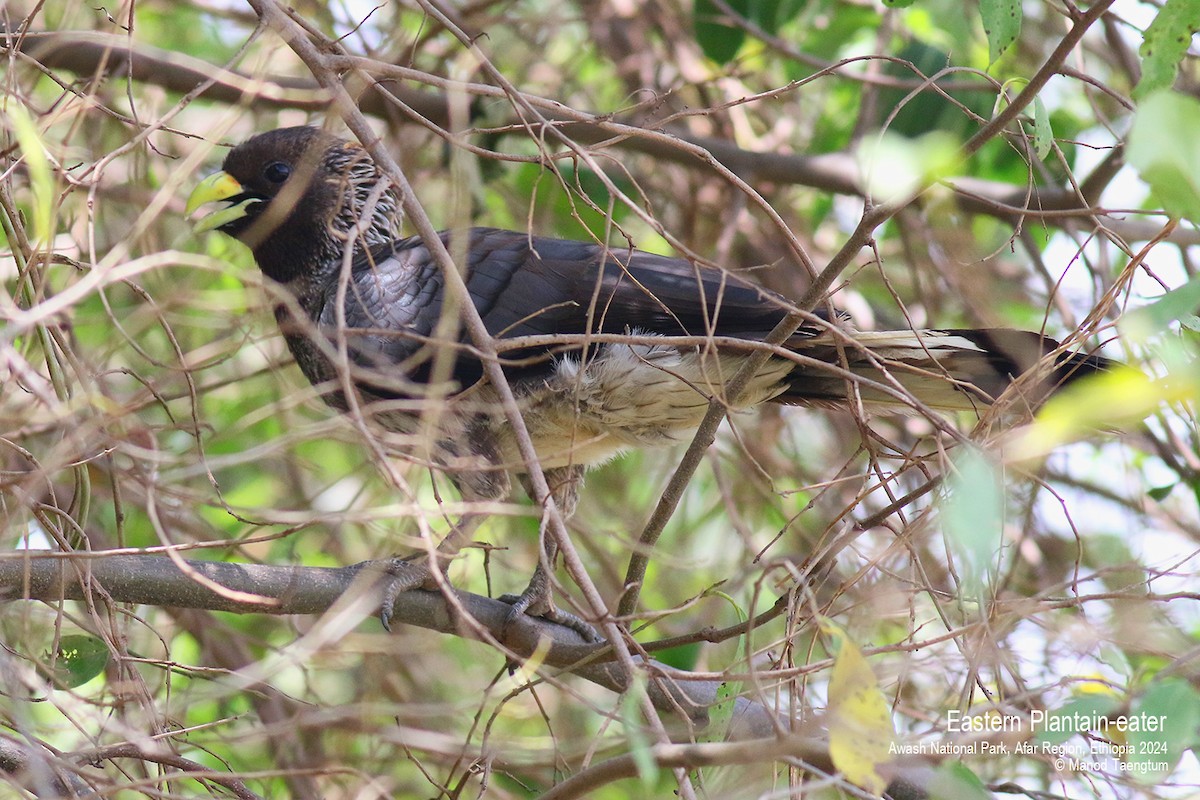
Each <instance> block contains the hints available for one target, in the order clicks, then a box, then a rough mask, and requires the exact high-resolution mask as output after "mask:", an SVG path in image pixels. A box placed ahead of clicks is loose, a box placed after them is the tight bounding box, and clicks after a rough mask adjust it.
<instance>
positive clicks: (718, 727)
mask: <svg viewBox="0 0 1200 800" xmlns="http://www.w3.org/2000/svg"><path fill="white" fill-rule="evenodd" d="M741 693H742V681H722V682H721V685H720V686H718V687H717V697H716V702H715V703H714V704H713V707H712V708H711V709H710V710H709V712H708V727H707V728H705V729H704V732H703V733H701V734H700V741H701V742H723V741H725V738H726V736H728V734H729V723H730V721H732V720H733V712H734V709H736V708H737V698H738V695H739V694H741Z"/></svg>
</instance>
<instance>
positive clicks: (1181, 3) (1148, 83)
mask: <svg viewBox="0 0 1200 800" xmlns="http://www.w3.org/2000/svg"><path fill="white" fill-rule="evenodd" d="M1196 31H1200V3H1197V2H1196V0H1167V2H1166V4H1165V5H1163V7H1162V10H1161V11H1159V12H1158V16H1156V17H1155V18H1154V21H1153V22H1151V23H1150V26H1149V27H1148V28H1146V34H1145V38H1144V40H1143V41H1142V46H1141V48H1140V50H1139V52H1140V53H1141V55H1142V78H1141V80H1139V81H1138V85H1137V86H1136V87H1135V88H1134V90H1133V96H1134V98H1135V99H1138V100H1141V99H1142V98H1144V97H1147V96H1148V95H1150V94H1151V93H1152V92H1155V91H1158V90H1159V89H1169V88H1171V85H1172V84H1174V83H1175V73H1176V71H1177V70H1178V69H1179V64H1180V62H1181V61H1183V57H1184V56H1185V55H1187V51H1188V47H1189V46H1191V43H1192V34H1194V33H1195V32H1196Z"/></svg>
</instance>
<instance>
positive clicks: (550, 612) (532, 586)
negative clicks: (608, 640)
mask: <svg viewBox="0 0 1200 800" xmlns="http://www.w3.org/2000/svg"><path fill="white" fill-rule="evenodd" d="M550 592H551V589H550V584H549V582H545V581H538V579H537V575H535V576H534V579H533V580H532V581H530V583H529V586H527V587H526V588H525V591H523V592H521V593H520V594H506V595H502V596H501V597H500V602H502V603H508V604H509V605H511V606H512V608H510V609H509V610H508V616H507V617H506V618H505V620H504V627H505V629H507V628H508V626H509V625H511V624H513V623H514V622H516V621H517V620H519V619H520V618H521V617H523V616H526V615H528V616H531V617H537V618H539V619H544V620H546V621H548V622H553V623H555V624H556V625H562V626H564V627H567V628H570V629H571V630H573V631H575V632H576V633H578V634H579V635H580V636H581V637H583V640H584V641H585V642H588V643H589V644H599V643H600V642H603V641H604V637H603V636H601V635H600V634H599V633H597V632H596V629H595V628H593V627H592V626H591V625H590V624H588V623H587V622H585V621H584V620H583V619H582V618H580V617H577V616H575V615H574V614H572V613H570V612H568V611H563V610H562V609H560V608H558V607H557V606H555V605H554V600H553V598H551V596H550Z"/></svg>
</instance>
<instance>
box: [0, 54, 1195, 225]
mask: <svg viewBox="0 0 1200 800" xmlns="http://www.w3.org/2000/svg"><path fill="white" fill-rule="evenodd" d="M3 37H4V32H3V31H0V52H5V53H8V52H13V51H15V52H18V53H20V54H22V55H23V56H24V57H26V59H28V60H29V61H32V62H36V63H37V64H39V65H40V66H41V67H43V68H46V69H59V70H63V71H66V72H71V73H74V74H77V75H96V76H97V77H110V78H111V77H125V76H128V77H130V78H132V79H133V80H136V81H139V82H142V83H146V84H150V85H155V86H161V87H163V88H165V89H169V90H171V91H176V92H180V93H188V92H192V91H195V90H196V89H197V87H201V86H203V85H204V84H205V83H208V86H207V87H205V88H204V89H203V90H202V91H201V92H200V93H199V95H198V96H199V97H201V98H203V99H205V100H210V101H213V102H220V103H228V104H231V105H232V104H237V103H249V102H253V103H254V104H255V105H256V106H257V107H266V108H295V109H300V110H305V111H325V110H328V108H329V106H330V104H331V102H332V100H331V97H330V94H329V92H327V91H326V90H325V89H323V88H322V87H321V86H320V85H319V84H318V83H317V82H316V81H313V80H308V79H300V78H292V77H286V76H250V75H246V74H243V73H241V72H238V71H236V70H230V69H224V68H221V67H215V66H213V65H212V64H209V63H208V62H206V61H202V60H200V59H197V58H193V57H191V56H188V55H185V54H182V53H176V52H171V51H166V50H160V49H158V48H154V47H150V46H147V45H143V44H130V41H129V40H128V39H127V38H124V37H119V36H112V35H109V34H102V33H93V32H90V31H39V32H33V33H27V34H24V35H22V36H20V37H15V36H14V35H13V34H9V37H10V38H7V39H6V38H3ZM330 62H331V64H337V65H339V66H341V67H344V68H351V67H353V68H355V69H359V70H363V71H364V72H368V73H370V74H372V75H378V76H382V79H381V80H379V81H378V82H377V83H376V84H375V86H374V88H375V89H376V91H373V92H366V93H364V94H362V95H361V96H360V97H359V98H358V101H357V102H358V105H359V109H360V110H361V111H362V112H363V113H365V114H370V115H372V116H379V117H384V116H386V117H389V118H394V117H395V115H396V114H397V113H399V114H401V117H402V119H403V118H407V119H408V121H410V122H414V123H416V122H421V123H424V124H427V125H428V124H433V125H435V126H438V127H441V128H445V127H446V126H447V125H448V124H449V119H450V98H449V93H450V92H451V91H453V92H466V93H468V94H473V95H476V96H484V97H504V96H505V94H504V91H503V90H502V89H499V88H497V87H495V86H490V85H486V84H473V83H466V82H456V81H446V80H443V79H440V78H438V77H436V76H433V75H428V74H426V73H421V72H419V71H417V70H411V69H405V68H402V67H397V66H394V65H391V64H387V63H385V62H380V61H375V60H372V59H369V58H361V57H356V56H354V57H347V56H336V57H331V58H330ZM402 80H403V81H422V82H425V83H427V84H431V85H435V86H444V87H447V88H446V89H445V90H442V91H431V90H427V89H417V88H413V87H411V86H408V85H405V84H404V83H401V81H402ZM523 96H524V97H526V98H527V99H529V100H531V101H537V100H541V102H540V103H538V105H539V106H540V107H542V111H543V114H544V116H545V117H546V118H547V119H548V120H550V121H551V122H553V123H555V124H556V127H557V128H558V130H559V132H560V133H561V134H562V135H564V136H567V137H569V138H571V139H574V140H576V141H578V142H581V143H585V144H598V143H601V142H603V143H606V144H607V145H609V146H612V147H616V148H620V149H623V150H629V151H632V152H637V153H642V154H644V155H648V156H652V157H653V158H655V159H658V160H661V161H665V162H669V163H673V164H678V165H681V166H685V167H688V168H690V169H701V170H704V169H711V168H712V166H713V165H712V164H710V163H709V162H706V161H703V160H700V159H697V158H695V156H694V155H693V154H692V152H691V151H690V150H691V148H692V147H700V148H703V149H704V150H707V151H708V152H709V153H711V154H712V156H713V161H714V162H715V163H716V164H720V165H722V166H723V167H725V168H726V169H728V170H729V171H730V172H732V173H734V174H736V175H738V176H740V177H742V178H743V179H745V180H748V181H754V180H769V181H771V182H772V183H774V184H777V185H798V186H807V187H810V188H813V189H818V190H821V191H826V192H833V193H837V194H847V195H853V196H858V197H861V196H863V194H864V188H863V184H862V180H861V175H860V170H859V167H858V163H857V160H856V159H855V158H854V156H853V155H852V154H850V153H820V154H816V155H805V154H798V153H760V152H754V151H751V150H745V149H743V148H740V147H738V146H737V145H736V144H734V143H732V142H730V141H727V140H725V139H718V138H715V137H709V136H698V135H694V134H691V133H689V132H688V131H687V130H685V129H684V128H681V127H679V126H666V127H663V128H661V129H659V128H654V127H653V123H652V122H646V123H643V124H646V125H650V126H651V129H652V130H654V131H655V132H656V133H666V134H669V136H668V137H663V136H660V135H656V136H638V135H636V131H637V127H636V123H626V124H619V123H617V122H615V121H614V118H613V117H612V116H611V115H597V114H592V113H588V112H582V111H575V110H573V109H569V108H566V107H565V106H563V105H562V104H561V103H557V102H554V101H549V100H544V99H541V98H534V97H532V96H530V95H528V94H526V95H523ZM397 100H399V101H400V102H399V103H397V102H396V101H397ZM631 130H632V131H633V133H630V131H631ZM670 138H674V139H677V140H678V141H679V144H678V145H676V144H673V143H672V142H671V141H670ZM684 145H686V146H687V147H684ZM1105 163H1106V165H1108V166H1111V165H1112V164H1113V163H1114V161H1113V160H1108V161H1106V162H1105ZM1105 177H1107V171H1105ZM1105 182H1106V181H1104V180H1102V181H1099V183H1101V185H1102V184H1103V183H1105ZM944 183H945V184H946V185H947V186H949V187H950V188H951V190H953V191H954V192H955V195H956V198H957V201H958V204H959V206H960V207H961V208H962V209H963V210H964V211H967V212H970V213H974V214H983V215H986V216H992V217H999V218H1002V219H1006V220H1011V219H1014V218H1017V217H1025V218H1034V219H1038V220H1041V221H1043V222H1044V223H1045V224H1047V225H1051V226H1061V225H1062V224H1063V223H1064V222H1065V221H1067V220H1072V219H1079V218H1087V217H1092V216H1097V217H1100V218H1102V219H1103V222H1104V226H1105V227H1106V228H1107V229H1109V230H1112V231H1113V232H1115V233H1116V234H1118V235H1120V236H1121V237H1122V238H1124V239H1125V240H1126V241H1144V240H1146V239H1147V238H1149V237H1150V236H1152V235H1153V233H1154V232H1155V231H1157V230H1158V229H1159V228H1160V227H1161V226H1158V225H1152V224H1146V223H1143V222H1141V221H1137V220H1124V219H1118V218H1114V217H1111V216H1109V212H1107V211H1106V210H1105V209H1100V208H1094V207H1089V206H1087V205H1086V204H1083V203H1081V202H1080V198H1079V196H1078V194H1077V193H1076V192H1075V191H1074V190H1073V189H1072V188H1071V187H1060V186H1034V187H1028V188H1027V187H1025V186H1015V185H1013V184H1009V183H1001V182H997V181H988V180H981V179H978V178H973V177H971V176H959V177H951V178H946V179H945V181H944ZM1085 184H1088V185H1089V186H1090V185H1091V184H1090V183H1089V182H1088V181H1085ZM1085 196H1089V195H1085ZM1089 199H1091V198H1090V196H1089ZM1170 241H1171V242H1173V243H1175V244H1180V245H1195V244H1200V232H1196V231H1193V230H1190V229H1187V228H1182V227H1181V228H1179V229H1176V230H1175V231H1174V232H1173V233H1172V236H1171V239H1170Z"/></svg>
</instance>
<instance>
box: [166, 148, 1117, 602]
mask: <svg viewBox="0 0 1200 800" xmlns="http://www.w3.org/2000/svg"><path fill="white" fill-rule="evenodd" d="M218 200H219V201H224V202H225V203H226V206H225V207H224V208H221V209H220V210H218V211H215V212H213V213H212V214H210V215H208V216H206V217H205V218H203V219H202V220H201V221H200V223H199V224H198V226H197V227H198V228H199V229H212V228H215V229H217V230H220V231H222V232H224V233H227V234H229V235H231V236H234V237H237V238H238V239H241V240H242V241H243V242H245V243H246V244H248V245H249V246H250V247H251V248H252V249H253V251H254V256H255V259H256V261H257V262H258V264H259V266H260V267H261V268H262V270H263V272H264V273H265V274H266V275H267V276H268V277H269V278H271V279H273V280H274V281H277V282H278V283H280V284H281V285H282V286H283V287H284V289H286V290H287V293H288V294H289V295H290V297H291V298H292V299H293V302H289V303H283V304H281V305H280V306H279V307H278V308H277V310H276V317H277V319H278V320H279V324H280V326H281V328H282V330H283V332H284V335H285V337H286V339H287V342H288V346H289V347H290V348H291V350H292V352H293V353H294V355H295V357H296V361H297V363H298V364H299V366H300V368H301V370H303V372H304V374H305V375H306V376H307V377H308V379H309V380H310V381H312V382H313V383H314V384H315V385H317V386H319V387H320V388H321V389H322V390H323V396H324V397H325V398H326V400H327V401H328V402H329V403H330V404H331V405H333V406H334V407H336V408H339V409H343V410H344V409H346V408H347V407H348V405H349V404H350V403H351V402H352V399H351V398H348V397H347V396H346V393H345V388H346V387H348V386H353V389H354V392H355V394H356V396H355V397H354V398H353V403H354V404H355V405H356V406H360V407H363V408H366V409H368V410H375V411H376V413H374V415H373V417H374V419H375V420H376V421H377V422H378V423H379V424H381V425H382V426H383V427H384V428H386V429H388V430H391V431H395V432H399V433H401V434H406V435H410V436H415V435H417V434H424V433H426V431H425V430H424V428H423V420H424V421H429V419H431V417H429V416H428V415H427V416H425V417H422V414H423V413H425V412H428V411H429V409H430V408H431V407H436V409H437V414H436V417H437V423H436V426H435V427H434V428H433V429H432V430H433V433H431V434H429V436H430V437H431V441H430V443H429V444H430V452H431V454H432V457H433V459H434V460H435V461H436V462H437V463H439V464H441V465H442V466H443V467H444V468H445V469H446V470H447V472H448V473H449V474H450V475H451V477H452V478H453V479H454V481H455V482H456V484H457V485H458V486H459V487H460V489H461V490H462V493H463V495H464V497H465V498H466V499H489V498H499V497H503V496H504V495H505V494H506V493H507V492H508V489H509V476H510V475H511V474H520V473H522V472H523V470H524V466H523V462H522V460H521V459H520V458H519V456H518V453H517V449H516V445H515V442H514V440H513V437H512V434H511V431H510V429H509V427H508V425H507V423H506V422H505V419H504V416H503V414H502V413H501V411H500V409H499V407H498V403H497V402H496V397H495V393H494V391H493V390H492V388H491V387H490V386H489V385H488V384H487V383H486V381H483V380H482V377H483V369H482V366H481V364H480V362H479V360H478V358H477V357H476V356H475V355H474V351H473V349H472V348H471V346H470V343H469V341H467V339H466V338H465V337H464V336H463V335H461V332H460V326H458V325H457V324H456V319H454V315H453V313H451V314H450V317H451V318H450V319H449V320H448V321H447V320H443V319H442V317H443V312H444V311H445V309H444V308H443V301H444V294H443V278H442V275H441V273H440V271H439V270H438V268H437V266H436V264H435V263H434V261H433V258H432V256H431V255H430V253H429V251H428V249H427V248H426V247H425V245H424V244H423V242H422V241H421V240H420V239H417V238H409V239H404V238H401V237H400V236H399V233H398V230H399V211H398V204H397V201H396V198H395V197H394V195H393V194H392V193H391V192H390V191H388V190H387V184H386V181H385V180H384V179H383V177H382V176H381V175H380V174H379V172H378V170H377V169H376V167H375V165H374V164H373V162H372V161H371V160H370V158H369V157H368V156H367V154H366V152H365V151H364V150H363V149H362V148H361V147H359V146H358V145H357V144H353V143H349V142H346V141H343V140H340V139H337V138H335V137H333V136H330V135H329V134H326V133H323V132H321V131H318V130H317V129H314V128H284V129H281V130H276V131H271V132H268V133H264V134H261V135H259V136H256V137H254V138H252V139H250V140H249V141H247V142H245V143H244V144H242V145H240V146H238V147H236V148H234V149H233V150H232V151H231V152H230V153H229V155H228V156H227V157H226V159H225V163H224V171H223V172H221V173H218V174H217V175H214V176H213V177H211V178H209V179H207V180H206V181H204V182H203V183H202V184H201V185H200V186H199V187H197V189H196V191H195V192H194V193H193V196H192V198H191V199H190V200H189V211H192V210H194V209H195V208H196V207H198V206H199V205H202V204H205V203H207V202H211V201H218ZM463 235H465V236H467V237H468V241H467V242H466V244H465V246H463V244H462V243H460V242H455V241H451V240H450V234H445V233H444V234H442V236H443V239H444V240H445V241H446V242H447V244H448V245H449V247H450V251H451V252H452V253H453V252H456V251H462V252H465V253H466V259H465V262H464V263H463V264H462V269H463V274H464V278H465V280H466V283H467V288H468V290H469V292H470V296H471V301H472V302H473V303H474V304H475V306H476V308H478V310H479V313H480V315H481V317H482V319H483V321H484V323H485V325H486V327H487V330H488V331H489V333H491V334H492V336H493V337H497V338H499V339H502V340H503V339H515V338H517V337H523V336H541V337H553V336H557V337H575V338H574V340H573V341H571V342H570V343H564V342H563V341H561V340H560V341H558V342H547V341H545V340H539V341H538V342H536V343H533V344H529V345H528V346H523V347H520V348H519V349H516V350H506V351H505V352H504V353H503V356H504V372H505V375H506V376H507V377H508V380H509V383H510V385H511V386H512V389H513V391H514V393H515V395H516V396H517V398H518V401H519V402H520V403H521V406H522V410H523V412H524V419H525V422H526V425H527V427H528V429H529V431H530V435H531V436H532V438H533V441H534V445H535V448H536V449H537V452H538V454H539V458H540V459H541V463H542V466H543V467H546V468H549V470H550V474H548V477H549V479H550V483H551V485H552V486H555V487H556V488H557V492H558V496H559V498H560V500H561V501H562V505H563V506H564V507H565V510H566V511H567V512H568V513H569V511H570V509H571V508H572V507H573V505H574V497H575V492H576V489H577V487H578V485H579V482H580V477H581V475H582V470H583V468H585V467H586V466H588V465H590V464H594V463H596V462H599V461H603V460H604V459H607V458H609V457H611V456H612V455H614V454H616V453H617V452H620V451H621V450H622V449H625V448H628V447H636V446H647V445H656V444H666V443H673V442H679V441H686V440H687V439H688V438H690V436H691V433H692V432H693V430H694V428H695V426H696V425H697V424H698V423H699V421H700V419H701V417H702V416H703V414H704V412H705V410H706V408H707V406H708V402H709V397H710V396H712V395H717V396H719V395H720V394H721V392H722V385H723V381H724V380H726V379H727V378H728V377H729V376H731V375H732V374H733V373H734V372H736V371H737V368H738V366H739V365H740V363H741V362H742V360H743V359H744V357H745V355H746V353H747V351H748V349H749V348H748V346H749V345H751V344H752V343H754V342H756V341H758V340H760V339H761V338H762V337H763V336H764V335H765V334H766V333H767V332H768V331H770V330H771V329H772V328H773V327H774V326H775V325H776V323H778V322H779V320H780V319H781V318H782V317H783V316H784V314H785V313H786V312H787V310H788V308H789V307H790V306H789V303H788V301H787V300H786V299H784V298H782V297H780V296H778V295H776V294H773V293H771V292H768V291H765V290H763V289H761V288H759V287H757V286H754V285H752V284H750V283H748V282H746V281H744V280H741V279H740V278H737V277H736V276H733V275H730V274H728V273H725V272H719V271H716V270H705V269H699V268H697V267H696V266H695V265H694V264H692V263H691V262H688V261H685V260H682V259H675V258H666V257H663V256H657V255H652V254H649V253H642V252H637V251H633V252H631V251H629V250H626V249H611V250H610V249H607V248H604V247H602V246H599V245H596V244H592V243H584V242H572V241H563V240H559V239H548V238H542V237H535V236H530V235H528V234H525V233H519V232H514V231H502V230H494V229H488V228H476V229H472V230H470V231H468V232H465V233H464V234H463ZM339 297H341V298H342V299H341V301H340V302H339ZM439 334H440V335H439ZM588 334H590V335H595V334H613V335H617V336H622V335H628V336H630V337H632V338H631V339H630V340H629V342H628V343H615V342H611V341H606V342H601V343H596V342H591V343H585V342H581V341H580V339H581V337H583V336H584V335H588ZM679 336H689V337H712V341H713V342H714V343H716V344H715V346H711V347H697V346H696V345H695V343H688V344H686V345H679V344H674V343H671V342H668V341H656V338H660V339H661V337H679ZM739 342H742V343H745V344H746V346H739V344H738V343H739ZM343 346H344V348H345V353H346V355H347V356H348V359H347V360H346V361H345V362H343V360H342V359H341V358H340V357H339V356H338V352H339V348H341V347H343ZM786 347H787V349H788V350H790V351H792V352H794V353H795V354H797V358H795V359H787V358H783V357H779V358H773V359H772V360H770V361H768V364H767V367H765V368H764V369H763V370H762V372H761V373H760V374H759V375H758V376H757V377H756V379H754V380H752V381H751V383H750V386H749V387H748V389H747V390H746V391H745V392H744V393H743V395H742V398H741V405H743V406H751V405H755V404H757V403H761V402H766V401H772V402H781V403H789V404H804V403H821V404H831V403H841V402H845V401H846V400H847V397H848V395H849V394H850V393H851V388H850V387H851V384H852V382H854V381H857V384H856V385H857V392H858V394H859V396H860V397H861V398H862V399H863V400H864V401H866V402H868V403H876V404H890V405H897V406H903V405H905V404H906V403H907V402H909V401H908V400H906V397H909V396H911V397H913V398H915V400H916V401H917V402H918V403H920V404H922V405H924V406H926V407H929V408H934V409H940V410H959V409H971V408H982V407H984V406H986V405H987V404H988V403H990V402H991V401H992V400H993V399H994V398H995V397H996V396H998V395H999V394H1000V393H1001V392H1002V391H1004V390H1005V388H1007V387H1008V385H1009V384H1010V383H1011V382H1012V379H1013V377H1014V376H1017V375H1020V374H1022V373H1024V372H1026V371H1027V370H1029V369H1031V368H1032V367H1034V366H1035V365H1038V364H1041V365H1042V366H1043V370H1042V371H1041V373H1039V374H1042V375H1043V379H1042V381H1041V382H1040V384H1039V383H1031V384H1030V385H1029V392H1030V393H1031V395H1030V401H1031V403H1032V404H1036V403H1037V402H1038V401H1040V400H1041V399H1043V398H1044V396H1045V394H1046V393H1047V392H1049V391H1050V390H1052V389H1053V388H1054V387H1055V386H1058V385H1060V384H1061V383H1063V382H1065V381H1068V380H1071V379H1073V378H1074V377H1076V376H1078V375H1082V374H1086V373H1090V372H1094V371H1096V370H1098V369H1102V368H1103V367H1104V366H1105V363H1106V362H1105V360H1104V359H1102V358H1099V357H1096V356H1091V355H1079V354H1063V353H1058V352H1057V351H1058V344H1057V342H1054V341H1053V340H1051V339H1047V338H1044V337H1041V336H1039V335H1038V334H1034V333H1027V332H1023V331H1010V330H934V331H896V332H882V333H853V334H852V333H848V332H844V331H831V330H830V328H829V326H824V327H821V326H818V325H815V324H814V326H811V327H805V328H803V329H802V330H800V331H799V332H797V333H796V334H795V335H794V336H793V337H791V339H790V340H789V341H788V342H787V345H786ZM1052 353H1054V354H1055V355H1053V356H1052V357H1050V354H1052ZM1047 361H1048V362H1049V364H1048V365H1047V364H1046V363H1045V362H1047ZM814 362H817V363H814ZM822 364H824V365H831V366H832V367H838V368H840V369H836V368H830V367H823V366H822ZM848 377H849V378H850V379H852V380H848V379H847V378H848ZM477 521H478V520H477V519H475V518H474V517H471V516H469V515H468V517H467V518H466V519H464V520H463V521H462V522H461V523H460V525H459V526H458V527H457V529H456V531H455V533H454V534H452V536H451V537H450V539H449V540H448V543H447V544H445V545H444V550H445V551H446V552H447V554H451V553H453V552H454V551H455V550H457V548H458V547H459V546H460V545H461V544H462V543H463V542H464V541H465V539H466V537H467V536H469V534H470V531H471V530H472V529H473V526H474V524H475V523H476V522H477ZM548 549H550V548H548ZM443 566H444V565H443ZM399 571H400V572H404V569H403V568H401V569H400V570H399ZM428 577H429V573H428V572H422V571H421V569H419V568H413V569H412V570H411V571H410V573H409V574H408V575H407V576H406V577H402V578H401V579H400V580H399V582H398V584H397V585H398V587H399V588H411V587H412V586H416V585H423V584H427V583H428V580H427V579H428ZM528 605H532V606H533V608H534V610H536V611H538V612H541V613H550V614H551V615H552V614H553V607H552V605H551V604H550V603H549V596H548V585H547V584H546V582H545V581H544V575H541V573H540V572H539V576H538V577H535V584H533V585H531V588H530V590H528V591H527V593H526V595H525V596H523V598H522V600H521V601H520V602H519V603H518V604H517V608H518V610H524V609H525V607H526V606H528Z"/></svg>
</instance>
